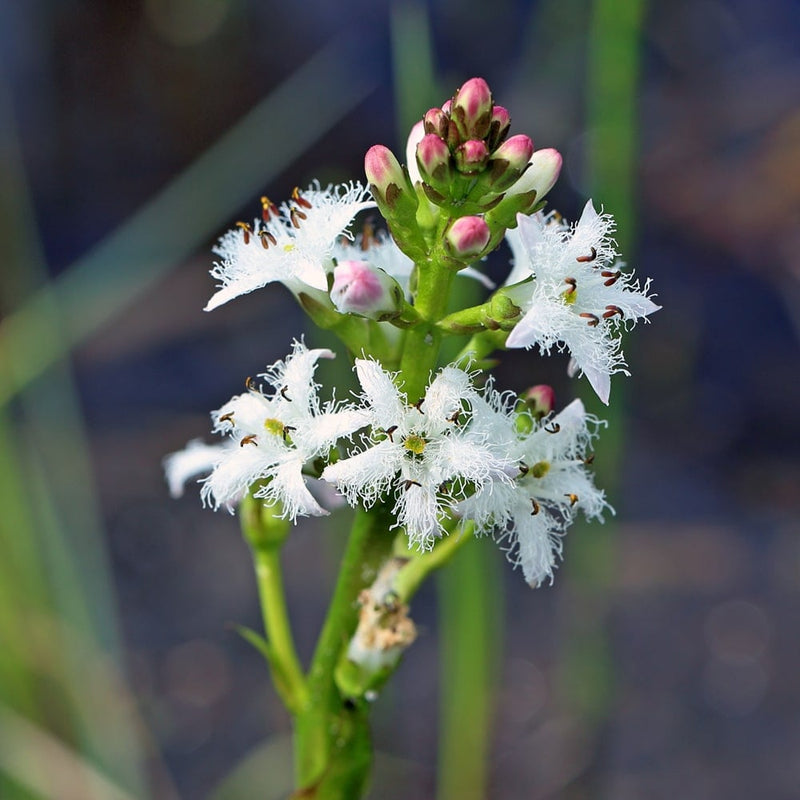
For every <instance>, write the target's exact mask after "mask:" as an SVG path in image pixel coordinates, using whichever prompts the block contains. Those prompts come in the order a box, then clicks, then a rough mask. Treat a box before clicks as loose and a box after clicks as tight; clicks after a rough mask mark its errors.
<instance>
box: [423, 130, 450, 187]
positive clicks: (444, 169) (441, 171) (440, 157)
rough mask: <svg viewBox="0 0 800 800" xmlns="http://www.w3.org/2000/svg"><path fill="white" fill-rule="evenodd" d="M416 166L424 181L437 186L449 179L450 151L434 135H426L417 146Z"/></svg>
mask: <svg viewBox="0 0 800 800" xmlns="http://www.w3.org/2000/svg"><path fill="white" fill-rule="evenodd" d="M417 164H418V165H419V170H420V172H421V173H422V177H423V179H424V180H426V181H429V182H432V183H434V184H435V185H437V186H440V185H444V184H446V183H447V182H448V180H449V178H450V150H449V148H448V147H447V145H446V144H445V143H444V141H443V140H442V139H440V138H439V137H438V136H437V135H436V134H435V133H427V134H425V136H423V137H422V139H421V140H420V143H419V144H418V145H417Z"/></svg>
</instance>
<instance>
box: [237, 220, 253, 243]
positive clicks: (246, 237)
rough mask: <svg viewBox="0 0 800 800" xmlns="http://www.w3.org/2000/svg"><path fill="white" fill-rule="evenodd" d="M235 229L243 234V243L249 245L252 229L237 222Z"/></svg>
mask: <svg viewBox="0 0 800 800" xmlns="http://www.w3.org/2000/svg"><path fill="white" fill-rule="evenodd" d="M236 227H237V228H240V229H241V231H242V233H243V234H244V243H245V244H250V234H251V233H252V232H253V229H252V228H251V227H250V226H249V225H248V224H247V223H246V222H237V223H236Z"/></svg>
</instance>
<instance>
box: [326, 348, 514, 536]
mask: <svg viewBox="0 0 800 800" xmlns="http://www.w3.org/2000/svg"><path fill="white" fill-rule="evenodd" d="M356 373H357V375H358V379H359V381H360V383H361V387H362V388H363V390H364V403H365V405H366V407H367V408H366V413H367V414H368V416H369V421H370V424H371V426H372V435H371V439H370V440H369V441H367V442H366V443H365V447H364V448H363V449H361V450H360V451H359V452H356V453H354V454H352V455H351V456H350V457H349V458H346V459H343V460H341V461H338V462H337V463H335V464H331V465H329V466H327V467H326V468H325V470H324V471H323V473H322V478H323V480H327V481H330V482H331V483H334V484H336V486H337V488H338V489H339V491H340V492H341V493H342V494H344V495H345V497H346V498H347V500H348V502H349V503H350V504H351V505H355V504H357V503H358V502H362V503H364V505H366V506H370V505H372V504H373V503H375V502H376V501H377V500H378V499H379V498H380V497H381V495H383V494H384V493H386V492H392V493H393V494H394V498H395V503H394V514H395V517H396V520H397V521H396V523H395V525H396V526H403V527H404V528H405V530H406V533H407V534H408V538H409V542H410V544H411V545H412V546H417V547H419V548H420V549H423V550H427V549H430V548H431V547H433V543H434V541H435V539H436V538H437V537H439V536H441V535H442V534H443V533H444V527H443V525H442V520H443V517H444V516H445V514H446V513H447V511H448V510H449V509H452V508H453V507H454V506H455V504H456V503H457V502H458V500H460V499H463V498H464V497H465V495H466V493H467V491H468V490H470V489H473V488H476V487H477V488H478V489H484V488H488V487H490V486H491V485H494V484H495V483H497V482H502V481H509V480H510V479H509V477H508V476H507V474H506V473H507V471H508V470H509V469H510V467H511V465H512V462H510V461H509V459H508V458H507V457H506V455H505V453H503V452H502V450H501V449H500V448H498V447H497V446H496V445H495V444H494V443H493V442H491V441H490V440H488V439H487V437H486V435H485V433H484V432H483V431H482V430H481V429H480V428H479V427H478V426H476V427H475V428H474V429H473V428H472V422H473V417H474V414H473V410H472V405H473V403H475V404H476V406H477V405H478V403H479V394H478V391H477V390H476V389H475V388H474V387H473V385H472V379H471V377H470V375H469V373H467V372H465V371H464V370H462V369H459V368H457V367H453V366H449V367H445V368H443V369H442V370H441V371H440V372H439V373H438V375H437V376H436V377H435V378H434V379H433V381H432V382H431V384H430V385H429V386H428V389H427V391H426V393H425V396H424V398H423V399H422V400H421V401H420V402H419V403H418V404H416V405H408V403H407V399H406V396H405V394H403V393H402V392H401V391H400V390H399V389H398V388H397V386H395V384H394V381H393V380H392V376H391V375H390V374H389V373H388V372H386V371H385V370H384V369H383V368H382V367H381V366H380V364H378V363H377V362H375V361H370V360H367V359H358V360H357V361H356Z"/></svg>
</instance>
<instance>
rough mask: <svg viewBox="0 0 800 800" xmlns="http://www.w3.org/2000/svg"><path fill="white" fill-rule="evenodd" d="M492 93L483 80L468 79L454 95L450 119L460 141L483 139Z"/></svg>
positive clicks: (487, 126)
mask: <svg viewBox="0 0 800 800" xmlns="http://www.w3.org/2000/svg"><path fill="white" fill-rule="evenodd" d="M491 115H492V91H491V89H489V85H488V84H487V83H486V81H485V80H484V79H483V78H470V79H469V80H468V81H467V82H466V83H465V84H464V85H463V86H462V87H461V88H460V89H459V90H458V91H457V92H456V93H455V94H454V95H453V102H452V104H451V106H450V118H451V119H452V120H453V122H455V124H456V127H457V128H458V132H459V135H460V136H461V140H462V141H466V140H468V139H483V138H484V137H485V136H486V135H487V134H488V133H489V125H490V122H491Z"/></svg>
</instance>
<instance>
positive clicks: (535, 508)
mask: <svg viewBox="0 0 800 800" xmlns="http://www.w3.org/2000/svg"><path fill="white" fill-rule="evenodd" d="M531 505H532V506H533V511H531V516H532V517H535V516H536V515H537V514H538V513H539V511H540V510H541V506H540V505H539V504H538V503H537V502H536V500H535V498H533V497H531Z"/></svg>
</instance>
